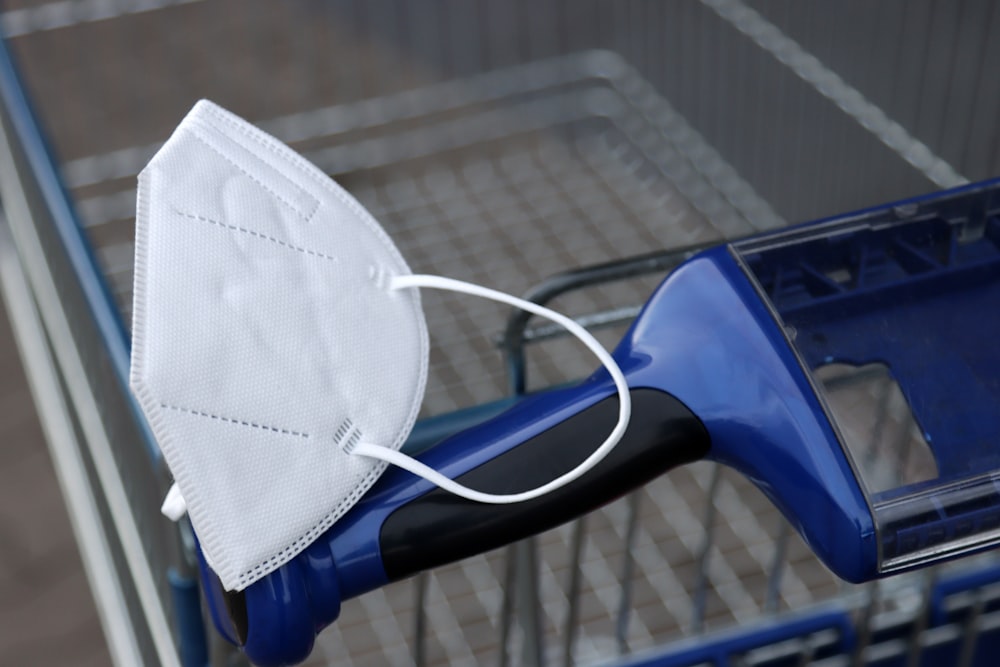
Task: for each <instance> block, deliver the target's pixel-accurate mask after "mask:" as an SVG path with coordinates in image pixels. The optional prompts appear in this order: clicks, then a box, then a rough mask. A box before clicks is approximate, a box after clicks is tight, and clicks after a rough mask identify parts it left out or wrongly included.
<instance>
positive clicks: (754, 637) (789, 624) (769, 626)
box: [616, 604, 856, 667]
mask: <svg viewBox="0 0 1000 667" xmlns="http://www.w3.org/2000/svg"><path fill="white" fill-rule="evenodd" d="M824 630H833V631H834V632H835V633H836V639H835V640H834V643H835V647H834V648H835V650H836V651H837V652H838V653H847V652H849V651H850V650H851V648H852V647H853V646H854V644H855V642H856V636H855V631H854V622H853V620H852V618H851V615H850V612H849V610H848V609H846V608H845V607H844V606H843V605H840V604H829V605H823V606H820V607H816V608H813V609H811V610H810V611H809V612H807V613H805V614H798V615H795V616H790V615H785V616H781V617H775V618H771V619H768V620H767V621H764V622H762V623H756V624H753V625H749V626H745V627H739V628H735V629H733V630H730V631H728V632H722V633H718V634H713V635H709V636H704V635H703V636H699V637H693V638H691V639H687V640H682V641H679V642H676V643H674V644H673V645H672V646H671V647H670V648H669V649H667V650H663V649H662V648H661V649H652V650H650V651H648V652H645V653H639V654H637V655H635V656H633V657H632V658H630V659H627V660H625V661H624V662H622V663H616V665H620V667H695V666H700V665H706V664H708V665H714V667H730V666H732V667H735V666H736V665H738V664H742V663H739V662H736V661H734V660H733V658H734V657H736V656H739V655H742V654H743V653H746V652H747V651H752V650H754V649H758V648H762V647H765V646H771V645H773V644H778V643H780V642H785V641H789V640H794V639H800V638H805V637H808V636H810V635H812V634H815V633H817V632H823V631H824Z"/></svg>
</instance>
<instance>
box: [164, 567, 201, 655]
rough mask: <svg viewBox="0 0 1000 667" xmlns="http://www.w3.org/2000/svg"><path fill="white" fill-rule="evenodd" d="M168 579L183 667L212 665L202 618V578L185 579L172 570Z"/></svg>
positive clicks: (168, 574)
mask: <svg viewBox="0 0 1000 667" xmlns="http://www.w3.org/2000/svg"><path fill="white" fill-rule="evenodd" d="M167 578H168V579H169V582H170V594H171V598H172V600H173V607H174V620H175V622H176V623H177V634H178V637H179V641H178V645H179V647H180V658H181V664H182V665H184V667H205V666H206V665H208V641H207V638H206V636H205V623H204V622H203V620H202V617H201V595H200V594H199V592H198V579H196V578H192V577H185V576H183V575H181V574H180V573H179V572H178V571H177V570H175V569H172V568H171V570H170V571H169V572H168V573H167Z"/></svg>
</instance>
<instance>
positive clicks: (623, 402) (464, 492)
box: [350, 275, 632, 505]
mask: <svg viewBox="0 0 1000 667" xmlns="http://www.w3.org/2000/svg"><path fill="white" fill-rule="evenodd" d="M413 287H429V288H433V289H442V290H449V291H452V292H461V293H464V294H470V295H472V296H478V297H482V298H484V299H490V300H491V301H499V302H500V303H506V304H508V305H511V306H514V307H515V308H521V309H522V310H526V311H528V312H530V313H533V314H535V315H539V316H540V317H544V318H546V319H549V320H551V321H552V322H555V323H556V324H558V325H560V326H562V327H564V328H565V329H566V330H567V331H568V332H569V333H571V334H573V335H574V336H576V337H577V338H578V339H580V342H582V343H583V344H584V345H586V346H587V347H588V348H589V349H590V351H591V352H593V353H594V355H595V356H597V358H598V359H599V360H600V362H601V363H602V364H603V365H604V367H605V368H607V369H608V373H610V374H611V379H612V380H614V383H615V387H616V388H617V389H618V400H619V406H618V423H617V424H616V425H615V427H614V429H613V430H612V431H611V433H610V434H609V435H608V437H607V439H606V440H605V441H604V442H603V443H601V445H600V446H599V447H597V448H596V449H595V450H594V451H593V452H592V453H591V454H590V456H588V457H587V458H586V459H584V461H583V462H582V463H580V465H578V466H577V467H576V468H573V469H572V470H570V471H569V472H567V473H564V474H562V475H560V476H559V477H556V478H555V479H553V480H552V481H550V482H548V483H546V484H543V485H542V486H539V487H537V488H534V489H531V490H530V491H523V492H521V493H511V494H503V495H498V494H493V493H484V492H482V491H476V490H475V489H470V488H468V487H467V486H463V485H461V484H459V483H458V482H455V481H454V480H452V479H450V478H448V477H445V476H444V475H442V474H441V473H440V472H438V471H437V470H434V469H433V468H431V467H429V466H427V465H424V464H423V463H421V462H420V461H417V460H416V459H414V458H412V457H410V456H407V455H406V454H403V453H402V452H398V451H396V450H394V449H389V448H388V447H383V446H382V445H376V444H372V443H366V442H359V443H357V444H356V445H354V447H353V448H352V449H351V450H350V452H351V454H356V455H358V456H366V457H369V458H374V459H379V460H380V461H385V462H386V463H391V464H393V465H395V466H398V467H400V468H403V469H404V470H407V471H409V472H411V473H413V474H414V475H417V476H418V477H422V478H424V479H426V480H427V481H428V482H430V483H432V484H434V485H436V486H439V487H440V488H442V489H444V490H445V491H448V492H450V493H453V494H455V495H456V496H460V497H462V498H465V499H467V500H472V501H475V502H480V503H489V504H493V505H506V504H510V503H519V502H523V501H525V500H531V499H533V498H538V497H540V496H544V495H545V494H547V493H551V492H552V491H555V490H556V489H558V488H561V487H563V486H565V485H567V484H569V483H570V482H572V481H573V480H575V479H577V478H579V477H580V476H582V475H583V474H584V473H586V472H587V471H588V470H590V469H591V468H593V467H594V466H595V465H597V464H598V463H600V462H601V460H602V459H604V457H605V456H607V455H608V453H609V452H610V451H611V450H612V449H613V448H614V447H615V445H617V444H618V441H619V440H621V439H622V436H623V435H624V434H625V429H626V428H627V427H628V422H629V419H630V418H631V416H632V397H631V395H630V394H629V390H628V384H627V383H626V381H625V375H624V374H623V373H622V371H621V368H619V367H618V363H617V362H616V361H615V360H614V358H612V356H611V355H610V354H609V353H608V351H607V350H605V349H604V346H603V345H601V344H600V343H599V342H598V341H597V339H596V338H594V337H593V336H592V335H591V334H590V332H588V331H587V330H586V329H584V328H583V327H582V326H580V325H579V324H577V323H576V322H574V321H573V320H571V319H570V318H568V317H566V316H565V315H562V314H560V313H557V312H555V311H554V310H551V309H549V308H546V307H545V306H540V305H538V304H537V303H532V302H531V301H525V300H524V299H519V298H517V297H516V296H511V295H509V294H504V293H503V292H498V291H496V290H492V289H489V288H487V287H481V286H479V285H473V284H472V283H467V282H463V281H461V280H455V279H453V278H444V277H442V276H430V275H406V276H394V277H393V278H392V279H391V280H390V283H389V289H390V290H399V289H408V288H413Z"/></svg>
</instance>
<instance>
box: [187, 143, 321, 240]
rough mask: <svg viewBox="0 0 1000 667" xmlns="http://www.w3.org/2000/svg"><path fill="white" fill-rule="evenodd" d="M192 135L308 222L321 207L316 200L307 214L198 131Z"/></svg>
mask: <svg viewBox="0 0 1000 667" xmlns="http://www.w3.org/2000/svg"><path fill="white" fill-rule="evenodd" d="M191 136H193V137H194V138H195V139H197V140H198V141H200V142H201V143H203V144H205V146H207V147H208V148H209V149H210V150H212V151H213V152H214V153H215V154H217V155H218V156H219V157H221V158H222V159H223V160H225V161H226V162H228V163H229V164H231V165H233V166H234V167H236V168H237V169H239V170H240V172H242V173H243V174H244V175H245V176H246V177H247V178H249V179H250V180H251V181H253V182H254V183H256V184H257V185H259V186H260V187H262V188H264V190H266V191H267V192H269V193H271V196H273V197H274V198H275V199H277V200H278V201H280V202H281V203H282V204H284V205H285V206H287V207H288V208H289V209H291V211H292V212H293V213H295V215H297V216H299V217H300V218H302V219H303V220H305V221H306V222H308V221H309V220H310V219H311V218H312V216H313V215H315V213H316V209H317V208H319V202H318V201H317V202H316V206H315V207H314V208H313V210H312V212H311V213H310V214H309V215H306V214H305V213H304V212H302V211H300V210H299V209H298V207H297V206H295V204H293V203H292V202H290V201H288V200H287V199H286V198H284V197H282V196H281V195H279V194H278V193H277V192H275V191H274V189H273V188H269V187H268V186H267V185H265V184H264V182H263V181H261V180H260V179H259V178H257V177H256V176H254V175H253V174H251V173H250V172H249V171H247V170H246V169H244V168H243V167H241V166H240V165H239V164H238V163H237V162H236V161H235V160H233V159H232V158H231V157H229V156H228V155H226V154H225V153H223V152H222V151H220V150H219V149H218V148H216V147H215V146H213V145H212V144H210V143H208V142H207V141H205V140H204V139H202V138H201V137H200V136H198V133H197V132H191ZM314 201H315V200H314Z"/></svg>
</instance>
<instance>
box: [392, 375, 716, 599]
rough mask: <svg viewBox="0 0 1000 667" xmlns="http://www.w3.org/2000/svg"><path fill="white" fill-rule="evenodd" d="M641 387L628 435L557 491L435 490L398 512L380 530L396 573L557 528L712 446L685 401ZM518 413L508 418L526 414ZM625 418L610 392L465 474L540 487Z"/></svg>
mask: <svg viewBox="0 0 1000 667" xmlns="http://www.w3.org/2000/svg"><path fill="white" fill-rule="evenodd" d="M564 393H569V394H571V395H572V393H571V392H564ZM631 394H632V402H633V408H632V409H633V417H632V420H631V421H630V422H629V426H628V430H627V431H626V433H625V436H624V437H623V439H622V440H621V442H619V444H618V445H617V446H616V447H615V448H614V449H613V450H612V451H611V452H610V453H609V454H608V456H607V458H605V459H604V460H603V461H601V462H600V463H598V464H597V465H596V466H595V467H594V468H593V469H591V470H590V471H588V472H587V473H586V474H584V475H583V476H581V477H580V478H579V479H577V480H575V481H573V482H571V483H569V484H567V485H566V486H564V487H562V488H560V489H557V490H556V491H553V492H552V493H549V494H547V495H545V496H542V497H540V498H536V499H534V500H529V501H526V502H522V503H516V504H512V505H485V504H482V503H476V502H472V501H469V500H465V499H463V498H459V497H456V496H454V495H452V494H450V493H448V492H446V491H444V490H441V489H435V490H433V491H430V492H429V493H426V494H424V495H422V496H420V497H419V498H416V499H414V500H412V501H411V502H408V503H406V504H404V505H402V506H400V507H399V508H398V509H397V510H395V511H394V512H392V513H391V514H390V515H389V516H388V517H387V519H386V520H385V522H384V523H383V524H382V530H381V532H380V537H379V544H380V547H381V552H382V564H383V566H384V567H385V571H386V575H387V576H388V578H389V579H390V580H394V579H401V578H404V577H407V576H410V575H412V574H414V573H416V572H420V571H422V570H426V569H428V568H431V567H435V566H437V565H441V564H444V563H449V562H452V561H454V560H458V559H460V558H465V557H467V556H472V555H475V554H478V553H482V552H484V551H488V550H490V549H494V548H496V547H500V546H503V545H505V544H509V543H511V542H514V541H516V540H519V539H522V538H524V537H528V536H530V535H534V534H536V533H539V532H542V531H544V530H548V529H549V528H553V527H555V526H558V525H560V524H562V523H565V522H566V521H569V520H570V519H573V518H575V517H577V516H580V515H582V514H584V513H586V512H589V511H591V510H593V509H596V508H597V507H600V506H601V505H604V504H605V503H607V502H610V501H611V500H614V499H615V498H618V497H619V496H621V495H622V494H624V493H627V492H628V491H631V490H633V489H636V488H638V487H640V486H642V485H643V484H645V483H646V482H648V481H650V480H651V479H654V478H655V477H657V476H659V475H661V474H663V473H664V472H666V471H667V470H670V469H671V468H674V467H676V466H678V465H682V464H684V463H690V462H692V461H696V460H698V459H701V458H703V457H704V456H705V455H706V454H707V453H708V449H709V438H708V432H707V431H706V430H705V427H704V426H703V425H702V423H701V422H700V420H699V419H698V418H697V417H695V416H694V414H692V413H691V411H690V410H688V409H687V408H686V407H685V406H684V405H683V404H682V403H681V402H680V401H678V400H677V399H676V398H674V397H673V396H671V395H670V394H668V393H666V392H664V391H660V390H657V389H648V388H647V389H633V390H632V391H631ZM568 400H569V401H571V402H572V401H575V400H577V399H575V398H569V399H568ZM526 407H529V406H526ZM517 412H519V411H515V414H514V415H508V416H507V417H506V418H505V419H502V420H501V422H504V421H509V420H511V419H519V417H518V415H517ZM617 418H618V398H617V396H609V397H607V398H604V399H601V400H600V401H598V402H596V403H594V404H592V405H589V406H588V407H586V408H585V409H582V410H580V411H579V412H577V413H576V414H573V415H572V416H570V417H568V418H566V419H564V420H563V421H560V422H559V423H557V424H556V425H555V426H553V427H551V428H549V429H547V430H545V431H543V432H541V433H539V434H538V435H535V436H533V437H531V438H528V439H526V440H524V441H523V442H522V443H520V444H518V445H517V446H514V447H511V448H510V449H508V450H507V451H506V452H505V453H503V454H501V455H499V456H497V457H496V458H493V459H491V460H489V461H487V462H486V463H483V464H482V465H479V466H477V467H476V468H474V469H472V470H470V471H469V472H467V473H465V474H463V475H460V476H459V477H458V481H460V482H461V483H462V484H464V485H466V486H469V487H471V488H474V489H477V490H483V491H487V492H491V493H497V494H507V493H518V492H521V491H525V490H528V489H532V488H535V487H537V486H539V485H541V484H544V483H545V482H548V481H549V480H551V479H554V478H556V477H558V476H559V475H561V474H563V473H565V472H568V471H569V470H571V469H573V468H574V467H576V466H577V465H578V464H579V463H580V461H582V460H584V459H585V458H586V457H587V456H588V455H589V454H590V453H591V452H592V451H593V450H594V448H595V446H596V445H598V444H600V442H601V441H602V440H603V439H604V437H605V435H606V434H607V433H608V432H609V431H610V430H611V429H612V428H613V427H614V424H615V422H616V420H617ZM491 427H492V428H496V427H498V425H497V424H492V425H491ZM499 428H503V427H502V426H499ZM470 437H473V436H470V435H468V434H461V435H459V436H458V437H457V438H455V440H456V441H458V442H461V441H465V442H469V438H470ZM459 446H460V447H467V446H468V445H464V444H460V445H459Z"/></svg>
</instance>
